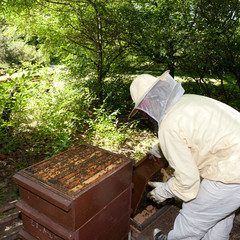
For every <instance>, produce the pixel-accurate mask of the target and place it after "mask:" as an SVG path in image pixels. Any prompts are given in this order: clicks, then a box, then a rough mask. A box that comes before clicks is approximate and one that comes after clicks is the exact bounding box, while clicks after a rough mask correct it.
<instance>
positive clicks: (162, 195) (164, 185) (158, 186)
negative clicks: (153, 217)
mask: <svg viewBox="0 0 240 240" xmlns="http://www.w3.org/2000/svg"><path fill="white" fill-rule="evenodd" d="M148 184H149V185H150V186H151V187H153V188H154V189H153V190H152V191H151V192H149V193H148V197H149V198H150V199H152V200H153V201H154V202H156V203H161V202H164V201H165V200H166V199H168V198H173V197H174V195H173V193H172V192H171V190H170V189H169V186H168V182H148Z"/></svg>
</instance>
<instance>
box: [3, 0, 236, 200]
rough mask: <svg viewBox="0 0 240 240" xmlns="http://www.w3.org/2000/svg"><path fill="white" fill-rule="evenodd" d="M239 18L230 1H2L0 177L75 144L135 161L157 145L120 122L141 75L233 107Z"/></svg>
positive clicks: (140, 122)
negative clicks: (168, 79) (165, 76)
mask: <svg viewBox="0 0 240 240" xmlns="http://www.w3.org/2000/svg"><path fill="white" fill-rule="evenodd" d="M239 17H240V2H239V1H238V0H135V1H129V0H123V1H113V0H104V1H103V0H78V1H76V0H15V1H12V0H3V1H1V3H0V74H1V75H2V77H1V78H0V96H1V97H0V164H1V169H2V172H1V173H2V174H3V175H2V176H3V177H6V176H8V175H9V173H8V170H9V169H11V170H12V171H10V172H11V173H10V175H11V174H12V172H14V171H17V170H19V169H21V168H24V167H26V166H28V165H30V164H33V163H35V162H36V161H40V160H42V159H44V158H46V157H50V156H52V155H55V154H57V153H60V152H62V151H64V150H66V149H68V148H70V147H72V146H74V145H76V144H80V143H90V144H94V145H98V146H101V147H103V148H106V149H108V150H111V151H115V152H119V153H121V154H124V155H126V156H128V157H131V158H133V159H140V158H141V157H142V156H143V154H145V153H146V151H147V149H148V147H151V146H152V145H153V144H154V142H155V141H156V139H157V138H156V136H155V135H154V133H153V127H152V126H151V123H149V122H148V120H146V119H140V117H139V116H138V117H137V118H135V119H134V120H132V121H128V120H127V116H128V114H129V113H130V111H131V109H132V107H133V104H132V100H131V97H130V94H129V86H130V83H131V81H132V80H133V78H134V77H135V76H136V75H138V74H141V73H150V74H152V75H154V76H158V75H160V74H161V73H162V72H163V71H165V70H167V69H169V70H170V73H171V75H172V76H174V77H175V78H176V80H178V81H181V82H182V84H183V86H184V88H185V90H186V93H195V94H202V95H205V96H209V97H212V98H215V99H218V100H220V101H222V102H225V103H227V104H229V105H231V106H232V107H234V108H235V109H237V110H239V109H240V107H239V106H240V104H239V103H240V100H239V99H240V98H239V96H240V91H239V90H240V89H239V88H240V55H239V53H240V25H239ZM5 186H6V184H3V185H0V190H1V189H3V188H4V187H5ZM0 198H1V195H0Z"/></svg>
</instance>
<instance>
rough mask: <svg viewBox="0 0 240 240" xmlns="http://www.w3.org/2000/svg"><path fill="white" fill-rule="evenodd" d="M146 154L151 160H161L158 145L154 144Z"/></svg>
mask: <svg viewBox="0 0 240 240" xmlns="http://www.w3.org/2000/svg"><path fill="white" fill-rule="evenodd" d="M147 154H148V155H149V156H150V158H153V160H157V161H158V160H160V158H161V152H160V147H159V145H158V144H156V145H155V146H154V147H153V148H152V149H150V150H149V151H148V152H147Z"/></svg>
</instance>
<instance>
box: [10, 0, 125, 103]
mask: <svg viewBox="0 0 240 240" xmlns="http://www.w3.org/2000/svg"><path fill="white" fill-rule="evenodd" d="M8 4H9V6H8V7H9V8H8V9H9V10H10V11H11V12H14V15H11V17H10V18H8V19H10V20H11V21H9V22H11V23H12V24H14V25H15V26H17V28H18V31H19V30H21V34H23V36H24V37H25V38H26V39H31V38H32V37H33V36H38V37H39V42H41V43H42V44H43V46H44V49H45V50H46V52H48V53H54V54H61V56H62V57H65V58H66V59H68V61H70V62H69V63H70V65H71V66H74V67H75V70H77V71H78V72H81V74H82V76H86V75H87V74H89V73H94V74H95V76H96V80H97V81H96V85H95V87H96V88H99V89H98V96H99V98H100V99H101V100H102V85H103V80H104V78H106V76H107V74H108V73H109V72H110V70H111V67H112V66H113V63H114V62H115V61H116V60H117V59H118V58H120V57H121V56H122V55H123V54H124V51H125V43H124V42H123V41H121V39H120V35H121V31H120V29H121V28H120V27H119V23H118V21H117V18H116V14H117V13H116V11H115V8H114V6H115V4H116V3H115V1H113V0H107V1H103V0H82V1H74V0H72V1H70V0H56V1H54V0H53V1H51V0H37V1H35V0H34V1H33V0H29V1H22V0H17V1H14V3H13V4H11V1H9V2H8ZM16 14H17V17H16ZM9 16H10V15H9Z"/></svg>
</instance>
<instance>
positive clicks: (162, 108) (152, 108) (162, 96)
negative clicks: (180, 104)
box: [129, 71, 184, 125]
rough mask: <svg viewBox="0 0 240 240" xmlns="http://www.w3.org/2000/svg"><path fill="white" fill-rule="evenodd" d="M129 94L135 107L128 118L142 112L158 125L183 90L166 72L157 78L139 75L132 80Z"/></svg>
mask: <svg viewBox="0 0 240 240" xmlns="http://www.w3.org/2000/svg"><path fill="white" fill-rule="evenodd" d="M130 93H131V97H132V100H133V101H134V103H135V107H134V109H133V110H132V112H131V113H130V115H129V118H131V117H133V116H134V115H135V114H136V113H137V111H138V110H142V111H144V112H145V113H147V114H148V115H149V116H150V117H151V118H153V119H154V120H156V121H157V123H158V125H159V124H160V122H161V121H162V118H163V116H164V115H165V114H166V113H167V112H168V110H169V109H170V108H171V107H172V106H173V105H174V104H175V103H176V102H177V101H178V100H179V98H180V97H181V96H182V95H183V93H184V89H183V88H182V86H181V83H179V82H176V81H175V80H174V79H173V78H172V77H171V75H170V74H169V71H166V72H164V73H163V74H162V75H161V76H160V77H158V78H156V77H153V76H151V75H149V74H142V75H139V76H138V77H137V78H135V79H134V80H133V82H132V84H131V86H130Z"/></svg>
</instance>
